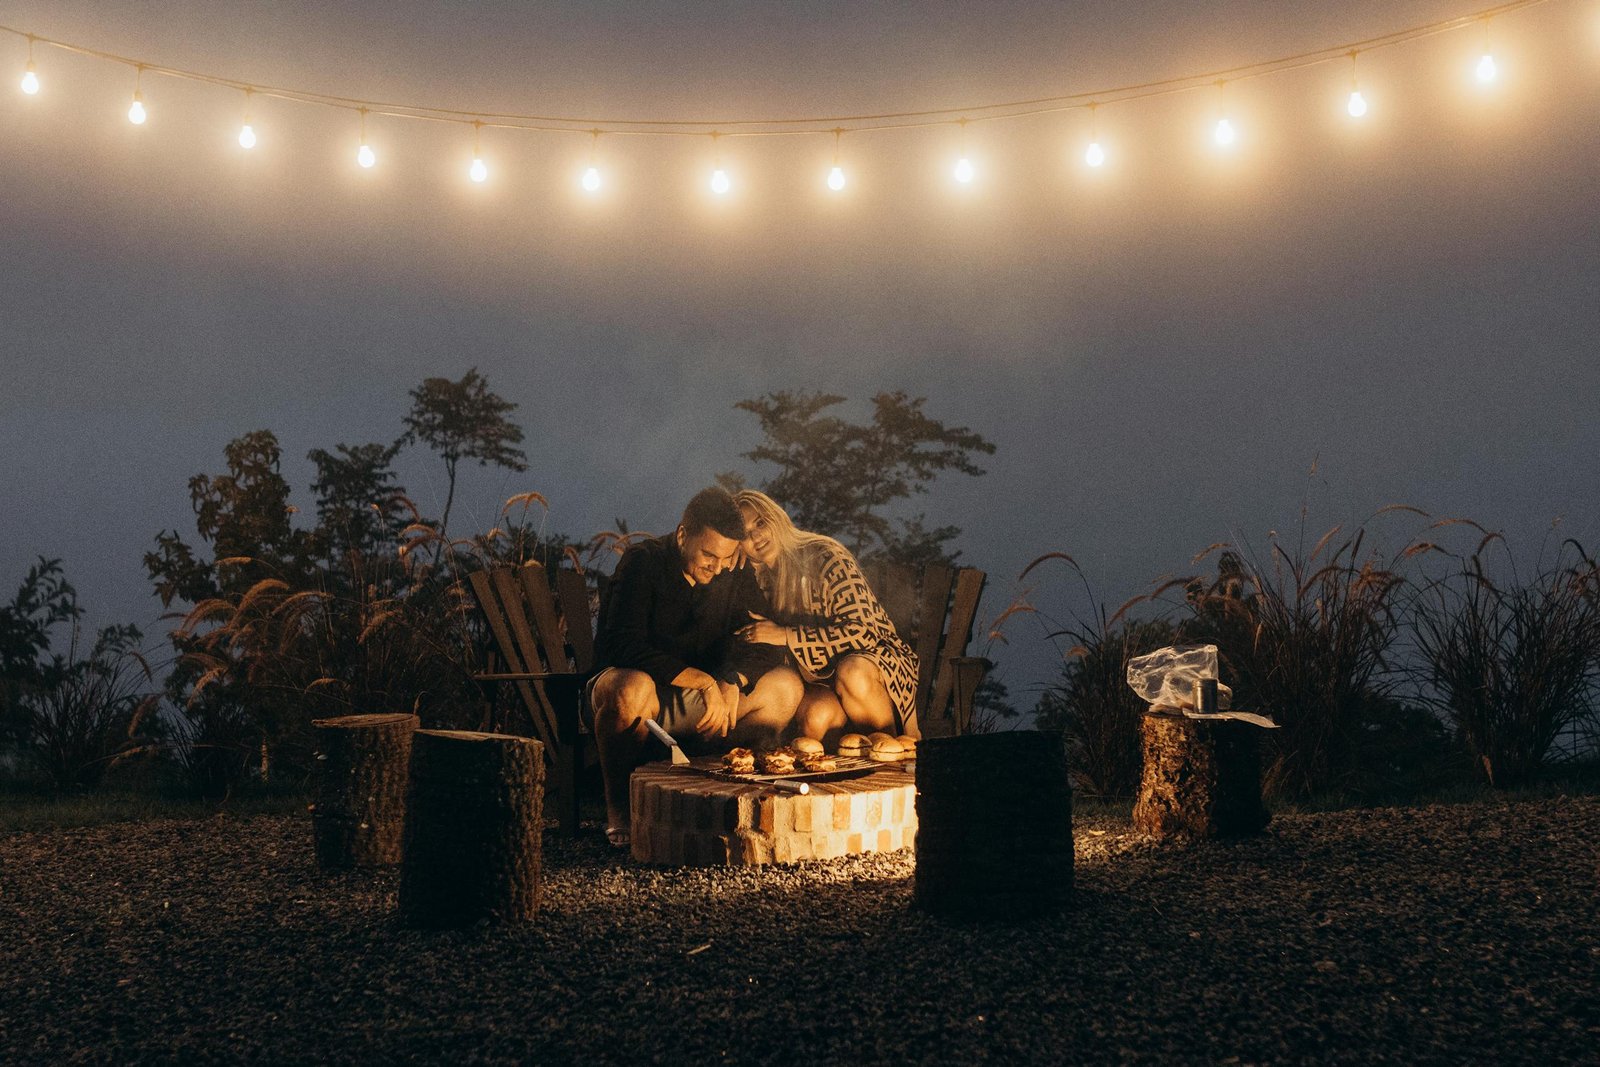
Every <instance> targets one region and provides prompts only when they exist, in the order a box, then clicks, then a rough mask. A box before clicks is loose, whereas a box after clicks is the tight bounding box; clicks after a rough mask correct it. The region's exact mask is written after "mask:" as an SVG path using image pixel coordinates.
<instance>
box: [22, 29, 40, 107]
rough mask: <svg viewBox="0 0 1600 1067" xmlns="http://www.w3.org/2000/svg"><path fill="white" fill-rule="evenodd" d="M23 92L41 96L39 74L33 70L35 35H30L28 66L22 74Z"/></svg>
mask: <svg viewBox="0 0 1600 1067" xmlns="http://www.w3.org/2000/svg"><path fill="white" fill-rule="evenodd" d="M22 91H23V92H25V93H27V94H28V95H29V96H38V95H39V73H38V71H36V70H34V69H33V34H31V33H30V34H28V66H27V69H26V70H24V71H23V72H22Z"/></svg>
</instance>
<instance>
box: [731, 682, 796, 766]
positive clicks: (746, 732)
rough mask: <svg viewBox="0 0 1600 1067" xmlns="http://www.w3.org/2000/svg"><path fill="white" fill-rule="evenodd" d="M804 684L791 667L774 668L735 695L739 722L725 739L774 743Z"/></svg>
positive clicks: (765, 745) (750, 744)
mask: <svg viewBox="0 0 1600 1067" xmlns="http://www.w3.org/2000/svg"><path fill="white" fill-rule="evenodd" d="M805 687H806V684H805V682H803V681H801V680H800V674H799V672H798V671H796V670H795V669H794V668H793V667H775V668H773V669H772V670H770V671H768V672H767V673H766V674H763V675H762V676H761V677H760V678H758V679H757V680H756V684H755V685H754V687H752V688H751V690H750V692H749V693H747V694H745V695H744V696H741V697H740V698H739V723H738V725H737V726H735V727H734V730H733V733H732V734H731V735H730V736H729V738H728V740H729V741H730V742H732V743H733V744H735V745H743V746H745V747H747V748H752V747H761V748H771V747H773V746H775V745H777V744H778V743H779V742H780V741H781V740H782V739H783V735H784V734H785V733H786V732H787V731H788V729H789V724H790V723H791V722H793V721H794V715H795V709H796V708H798V707H799V705H800V698H801V696H802V695H803V694H804V692H805Z"/></svg>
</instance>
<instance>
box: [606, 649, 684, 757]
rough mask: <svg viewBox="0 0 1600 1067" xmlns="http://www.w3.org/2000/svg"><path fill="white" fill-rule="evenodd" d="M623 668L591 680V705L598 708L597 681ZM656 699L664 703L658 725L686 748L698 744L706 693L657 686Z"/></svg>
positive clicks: (607, 671) (612, 669)
mask: <svg viewBox="0 0 1600 1067" xmlns="http://www.w3.org/2000/svg"><path fill="white" fill-rule="evenodd" d="M622 669H623V668H621V667H607V668H606V669H605V670H603V671H601V672H600V673H599V674H597V675H595V676H594V677H593V678H590V679H589V685H588V688H587V689H586V690H585V691H584V697H585V698H586V699H587V700H588V702H589V707H591V708H593V707H594V686H595V683H596V682H598V681H599V680H600V679H602V678H604V677H605V676H606V675H608V674H610V673H611V672H612V671H619V670H622ZM656 700H658V701H659V702H660V704H661V710H660V711H658V712H656V724H657V725H658V726H660V727H661V728H662V729H663V730H665V731H667V733H669V734H671V735H672V737H673V740H675V741H677V742H678V744H679V745H681V746H683V747H684V748H685V749H687V748H689V747H691V746H692V745H694V744H696V743H697V742H699V740H700V735H699V734H697V733H695V727H696V726H698V725H699V724H700V720H701V719H703V718H705V715H706V695H705V694H704V693H703V692H701V691H700V690H698V689H684V688H683V687H681V686H676V685H657V686H656Z"/></svg>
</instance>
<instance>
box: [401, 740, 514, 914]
mask: <svg viewBox="0 0 1600 1067" xmlns="http://www.w3.org/2000/svg"><path fill="white" fill-rule="evenodd" d="M543 795H544V745H542V744H541V743H539V742H538V741H535V740H533V739H532V738H528V737H511V736H508V735H505V734H485V733H476V732H473V731H467V730H418V731H417V732H416V734H415V737H414V740H413V742H412V750H411V788H410V791H409V793H408V795H407V797H406V833H405V859H404V861H403V862H402V863H401V865H400V918H401V920H402V921H403V922H405V923H406V924H407V925H408V926H423V927H432V928H453V927H462V926H470V925H471V924H473V923H476V922H479V921H480V920H488V921H490V922H517V921H521V920H524V919H530V918H532V917H533V916H534V915H535V914H537V912H538V910H539V863H540V833H541V832H542V830H543V828H544V823H543V819H542V818H541V808H542V806H543Z"/></svg>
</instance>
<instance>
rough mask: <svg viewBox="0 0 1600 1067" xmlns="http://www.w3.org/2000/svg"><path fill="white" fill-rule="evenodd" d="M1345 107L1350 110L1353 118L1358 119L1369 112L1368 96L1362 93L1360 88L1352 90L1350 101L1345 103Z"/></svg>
mask: <svg viewBox="0 0 1600 1067" xmlns="http://www.w3.org/2000/svg"><path fill="white" fill-rule="evenodd" d="M1345 108H1346V110H1348V111H1349V112H1350V117H1351V118H1353V119H1358V118H1360V117H1361V116H1362V115H1365V114H1366V113H1367V98H1366V97H1364V96H1362V95H1361V90H1360V89H1353V90H1351V92H1350V102H1349V103H1348V104H1346V105H1345Z"/></svg>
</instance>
